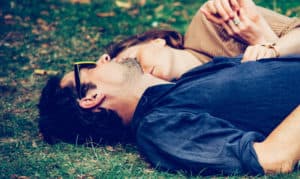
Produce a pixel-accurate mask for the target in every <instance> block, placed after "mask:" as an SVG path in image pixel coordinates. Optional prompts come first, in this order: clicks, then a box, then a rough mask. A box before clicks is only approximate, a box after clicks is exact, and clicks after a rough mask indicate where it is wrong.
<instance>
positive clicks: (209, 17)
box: [200, 8, 223, 25]
mask: <svg viewBox="0 0 300 179" xmlns="http://www.w3.org/2000/svg"><path fill="white" fill-rule="evenodd" d="M200 10H201V12H202V13H203V14H204V15H205V17H206V18H207V20H209V21H210V22H212V23H215V24H219V25H221V24H222V23H223V19H221V18H219V17H216V16H215V15H213V14H211V13H210V12H209V11H208V10H207V9H206V8H201V9H200Z"/></svg>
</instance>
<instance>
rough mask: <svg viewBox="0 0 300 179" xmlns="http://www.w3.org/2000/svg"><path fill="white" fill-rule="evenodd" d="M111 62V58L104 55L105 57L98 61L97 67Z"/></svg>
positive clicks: (102, 56)
mask: <svg viewBox="0 0 300 179" xmlns="http://www.w3.org/2000/svg"><path fill="white" fill-rule="evenodd" d="M109 61H111V58H110V56H109V55H108V54H103V55H101V57H100V58H99V59H98V61H97V65H99V64H104V63H107V62H109Z"/></svg>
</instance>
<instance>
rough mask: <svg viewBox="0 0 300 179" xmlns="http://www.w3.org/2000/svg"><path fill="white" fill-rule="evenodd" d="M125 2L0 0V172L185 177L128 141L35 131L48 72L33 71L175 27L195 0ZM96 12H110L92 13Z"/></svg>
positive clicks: (289, 10)
mask: <svg viewBox="0 0 300 179" xmlns="http://www.w3.org/2000/svg"><path fill="white" fill-rule="evenodd" d="M132 2H133V6H132V8H131V9H124V8H120V7H117V6H116V4H115V1H108V0H107V1H105V0H97V1H96V0H95V1H92V3H91V4H71V3H69V2H68V1H67V0H57V1H54V0H43V1H42V0H30V1H22V0H5V1H0V178H10V177H12V178H17V177H20V176H28V177H31V178H35V177H37V178H57V177H63V178H94V177H96V178H115V177H117V178H124V177H128V178H131V177H142V178H148V177H151V178H167V177H170V178H184V177H185V176H184V175H183V174H181V173H178V174H170V173H165V172H159V171H156V170H154V169H153V168H150V166H149V165H148V164H147V163H146V162H144V161H143V160H142V158H141V157H140V156H139V154H138V152H137V149H136V147H135V146H132V145H126V146H120V145H117V146H113V147H112V146H93V147H85V146H76V145H70V144H65V143H60V144H57V145H54V146H50V145H48V144H46V143H44V142H43V141H42V140H41V139H40V137H39V133H38V128H37V118H38V111H37V107H36V105H37V103H38V99H39V95H40V91H41V89H42V87H43V85H44V84H45V81H46V80H47V78H48V76H47V75H37V74H35V73H34V70H36V69H42V70H50V71H54V72H61V73H64V72H66V71H69V70H71V68H72V67H71V65H70V64H71V63H72V62H74V61H78V60H96V59H97V58H98V57H99V56H100V54H101V53H103V52H104V47H105V46H106V45H107V44H108V43H109V42H110V41H112V40H114V39H117V38H120V37H121V36H125V35H130V34H135V33H138V32H142V31H145V30H147V29H150V28H152V27H153V26H154V25H156V24H157V25H158V26H159V27H166V28H173V29H176V30H178V31H180V32H182V33H183V32H184V31H185V28H186V27H187V25H188V22H189V21H190V20H191V18H192V16H193V14H194V13H195V12H196V10H197V9H198V8H199V7H200V5H201V4H202V3H203V0H202V1H197V2H194V1H192V0H186V1H184V2H181V1H175V0H165V1H163V2H161V1H158V0H152V1H150V0H148V1H147V3H146V4H145V5H144V6H140V5H138V3H137V2H138V1H137V0H132ZM256 2H257V3H258V4H261V5H263V6H265V7H268V8H271V9H275V10H276V11H278V12H281V13H283V14H288V15H290V16H299V14H300V9H299V7H300V2H299V1H284V0H277V1H275V0H273V1H263V0H260V1H256ZM104 12H114V14H115V15H114V16H111V17H99V16H97V14H98V15H99V13H104ZM299 174H300V173H299V172H296V173H293V174H289V175H276V176H272V177H270V178H281V177H289V178H297V177H298V178H299ZM195 178H197V177H195ZM199 178H200V177H199ZM231 178H239V177H231ZM241 178H243V177H241ZM262 178H269V177H262Z"/></svg>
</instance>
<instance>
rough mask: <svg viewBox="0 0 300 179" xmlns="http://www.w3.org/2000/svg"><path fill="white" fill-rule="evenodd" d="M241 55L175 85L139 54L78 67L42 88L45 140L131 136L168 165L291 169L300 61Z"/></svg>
mask: <svg viewBox="0 0 300 179" xmlns="http://www.w3.org/2000/svg"><path fill="white" fill-rule="evenodd" d="M239 60H240V59H227V58H215V60H214V61H213V62H210V63H207V64H205V65H202V66H199V67H196V68H194V69H192V70H191V71H189V72H187V73H185V74H184V75H183V76H182V77H181V78H180V79H179V80H178V81H176V82H175V83H173V82H168V81H165V80H162V79H159V78H157V77H154V76H152V75H151V74H146V73H143V71H142V69H141V67H140V65H139V64H138V63H137V61H136V60H135V59H126V60H125V61H122V62H116V61H114V60H112V61H110V60H108V59H107V58H106V57H105V56H103V58H101V59H100V60H99V61H98V62H97V63H96V64H93V63H82V64H76V65H75V72H74V73H69V74H67V75H66V76H65V77H64V78H63V79H62V80H60V79H59V78H52V79H50V80H49V82H48V84H47V86H46V87H45V88H44V90H43V93H42V96H41V100H40V104H39V108H40V117H41V118H40V130H41V133H42V134H43V135H44V137H45V139H46V140H47V141H53V139H61V140H67V141H73V142H75V141H76V138H79V139H80V138H85V137H89V136H91V137H96V138H98V139H101V140H102V141H101V142H105V143H108V142H117V141H119V140H121V139H124V140H125V141H126V140H127V141H128V138H127V137H133V138H134V139H133V140H134V141H135V142H136V145H137V146H138V148H139V151H140V152H141V154H142V155H144V156H145V157H146V158H147V159H148V161H150V163H151V164H152V165H153V166H154V167H157V168H159V169H163V170H168V171H177V170H184V171H187V172H192V173H194V174H201V175H215V174H224V175H231V174H243V175H244V174H251V175H257V174H268V173H281V172H282V173H285V172H291V171H292V170H293V169H294V166H295V165H296V164H297V162H298V160H299V159H300V142H299V140H298V136H299V135H300V134H299V132H300V125H299V122H300V107H299V106H298V105H299V104H300V95H299V91H300V80H299V79H300V58H299V57H282V58H275V59H265V60H260V61H257V62H247V63H240V61H239ZM74 74H75V75H74ZM76 88H77V89H81V90H80V91H79V93H77V92H75V91H76V90H75V89H76ZM297 106H298V107H297ZM292 111H294V112H292ZM129 131H130V132H131V135H126V136H124V134H126V133H127V134H128V133H129Z"/></svg>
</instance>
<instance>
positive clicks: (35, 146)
mask: <svg viewBox="0 0 300 179" xmlns="http://www.w3.org/2000/svg"><path fill="white" fill-rule="evenodd" d="M31 146H32V147H33V148H37V144H36V142H35V141H34V140H33V141H32V144H31Z"/></svg>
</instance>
